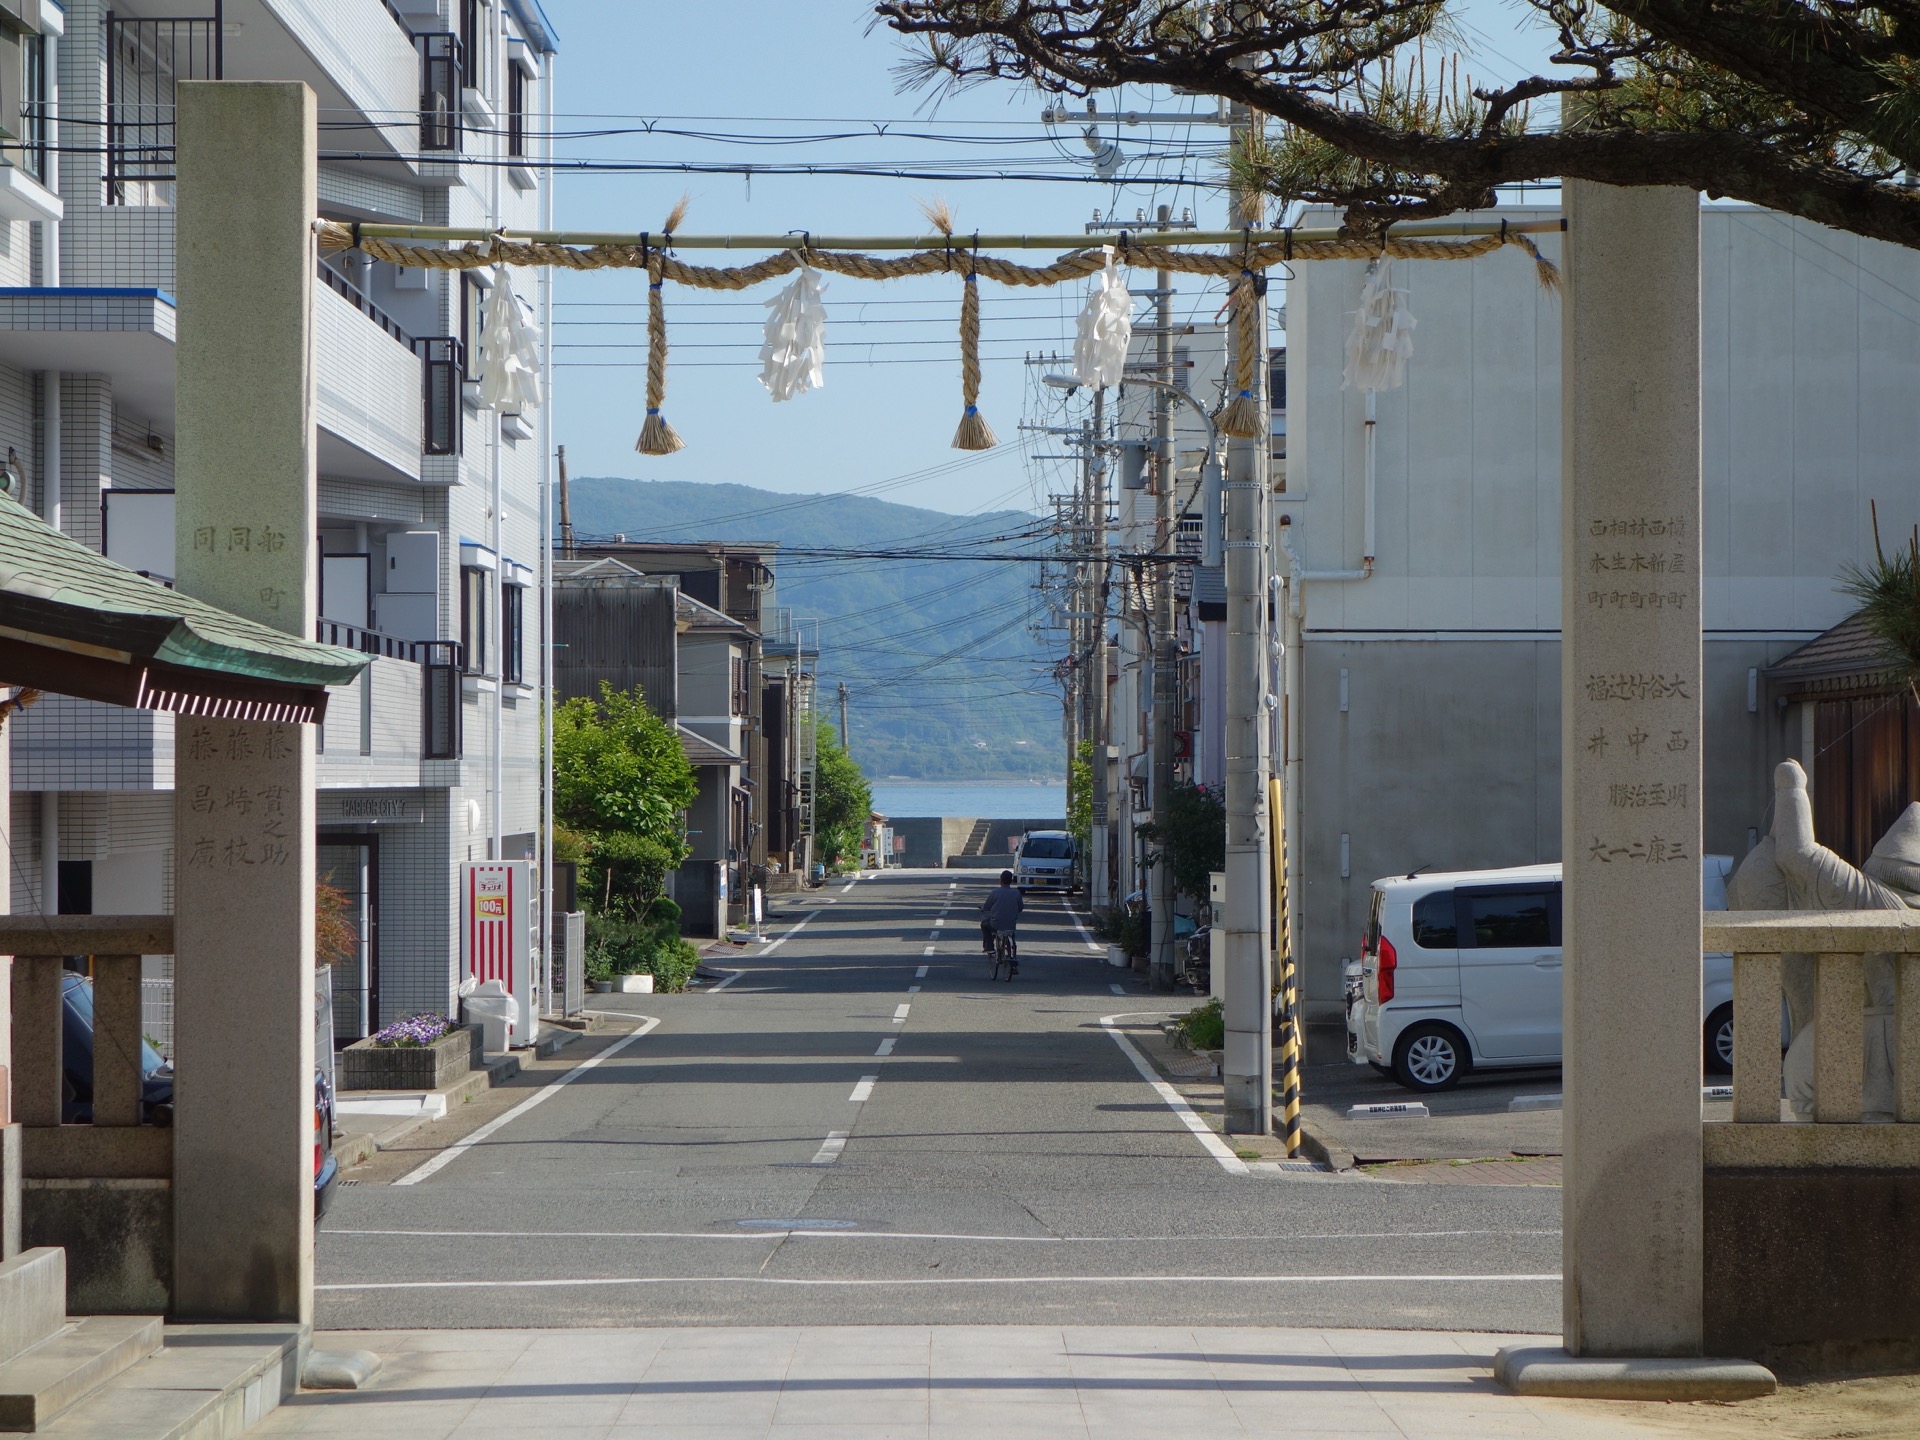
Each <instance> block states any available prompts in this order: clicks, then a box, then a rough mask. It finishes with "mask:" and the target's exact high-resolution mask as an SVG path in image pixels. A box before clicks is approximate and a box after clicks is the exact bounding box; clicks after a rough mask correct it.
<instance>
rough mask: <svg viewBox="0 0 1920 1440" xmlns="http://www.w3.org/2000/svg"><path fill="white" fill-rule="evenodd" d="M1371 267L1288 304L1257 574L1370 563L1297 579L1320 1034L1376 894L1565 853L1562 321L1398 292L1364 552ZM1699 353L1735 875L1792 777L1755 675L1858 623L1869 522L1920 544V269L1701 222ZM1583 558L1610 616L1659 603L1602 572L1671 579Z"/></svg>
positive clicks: (1721, 218)
mask: <svg viewBox="0 0 1920 1440" xmlns="http://www.w3.org/2000/svg"><path fill="white" fill-rule="evenodd" d="M1557 213H1558V212H1557V211H1556V210H1551V209H1524V208H1514V209H1507V210H1502V211H1500V212H1499V216H1504V217H1508V218H1513V219H1520V218H1533V217H1536V216H1553V215H1556V214H1557ZM1496 218H1498V217H1496ZM1304 223H1307V224H1314V223H1322V224H1324V223H1328V217H1326V216H1324V215H1321V216H1309V217H1308V218H1307V220H1306V221H1305V222H1304ZM1544 238H1545V239H1546V240H1547V241H1548V243H1545V244H1543V246H1542V248H1543V250H1545V251H1546V252H1547V253H1548V254H1549V255H1555V254H1557V253H1558V250H1559V246H1558V243H1557V242H1558V237H1557V236H1551V237H1544ZM1364 269H1365V267H1364V265H1363V264H1361V263H1359V262H1344V261H1343V262H1325V261H1323V262H1316V263H1313V264H1310V265H1302V266H1300V267H1298V273H1297V275H1296V277H1295V278H1294V280H1293V281H1292V283H1291V285H1290V286H1289V293H1288V296H1287V316H1288V326H1287V341H1288V361H1289V370H1290V374H1291V381H1292V383H1291V386H1290V390H1291V394H1290V397H1289V398H1290V401H1291V403H1290V407H1289V411H1288V420H1289V428H1290V431H1291V434H1290V435H1289V437H1288V444H1289V448H1290V454H1289V456H1288V459H1287V462H1286V466H1285V470H1284V478H1283V479H1282V481H1281V484H1282V485H1283V486H1284V488H1281V489H1277V490H1276V492H1275V493H1274V494H1273V495H1272V497H1271V502H1270V512H1271V518H1272V520H1273V521H1274V524H1275V528H1276V535H1275V540H1276V543H1275V545H1274V547H1273V549H1272V551H1271V553H1272V556H1273V559H1274V561H1275V563H1276V564H1279V565H1285V563H1286V557H1285V555H1284V552H1283V550H1282V549H1281V547H1280V545H1279V544H1278V543H1277V542H1278V539H1279V535H1278V533H1277V532H1278V529H1279V526H1280V525H1281V523H1282V522H1283V521H1285V522H1290V523H1289V524H1287V525H1286V530H1287V532H1288V533H1289V534H1290V537H1291V541H1292V544H1293V547H1294V549H1295V550H1296V551H1297V552H1298V553H1299V555H1300V559H1301V563H1302V565H1303V566H1304V568H1305V570H1306V571H1307V572H1308V573H1309V577H1311V575H1312V574H1313V573H1314V572H1347V573H1349V574H1350V573H1352V572H1355V571H1358V570H1361V569H1363V568H1364V567H1363V564H1362V561H1363V558H1364V557H1363V548H1364V537H1365V536H1366V535H1367V534H1368V533H1369V532H1371V533H1372V534H1373V536H1374V545H1373V549H1374V552H1375V553H1374V557H1373V564H1372V573H1371V576H1370V577H1369V578H1366V579H1326V580H1316V579H1313V578H1308V579H1307V580H1306V582H1305V585H1304V590H1303V594H1304V601H1305V612H1304V632H1303V635H1302V640H1301V649H1302V652H1303V654H1302V657H1301V659H1302V666H1301V669H1302V683H1301V685H1300V687H1299V689H1300V693H1298V694H1296V695H1290V696H1288V697H1287V703H1288V705H1290V706H1296V707H1299V711H1300V719H1301V721H1302V736H1301V740H1302V753H1301V754H1300V755H1299V756H1298V757H1296V758H1297V759H1298V760H1299V761H1300V762H1301V764H1300V767H1299V769H1298V770H1297V771H1296V772H1295V773H1297V774H1298V775H1299V776H1300V777H1301V778H1300V781H1299V784H1300V788H1301V794H1300V808H1301V815H1302V822H1301V828H1302V830H1303V832H1304V833H1303V834H1302V835H1298V836H1296V837H1294V843H1295V844H1297V845H1304V847H1305V849H1304V855H1303V857H1302V863H1303V865H1304V871H1305V873H1304V885H1303V887H1302V889H1301V891H1300V892H1299V893H1298V894H1296V896H1295V897H1294V899H1295V903H1297V904H1298V905H1299V906H1300V907H1301V912H1300V918H1301V924H1302V926H1303V929H1302V931H1301V935H1302V940H1303V949H1304V959H1305V963H1306V994H1307V997H1308V1001H1309V1006H1310V1009H1311V1010H1312V1011H1314V1012H1318V1013H1327V1012H1328V1011H1329V1010H1330V1009H1333V1010H1337V1008H1338V1005H1339V998H1340V962H1341V960H1342V958H1343V957H1347V956H1352V955H1353V954H1354V953H1355V946H1356V942H1357V939H1358V937H1359V934H1360V931H1361V929H1362V927H1363V925H1364V924H1365V921H1366V914H1367V904H1368V891H1369V887H1370V884H1371V882H1372V881H1373V880H1374V879H1376V878H1378V877H1380V876H1383V875H1392V874H1405V873H1407V872H1409V871H1412V870H1414V869H1416V868H1420V867H1427V868H1434V869H1441V870H1448V869H1457V868H1467V867H1478V866H1504V865H1518V864H1527V863H1532V862H1535V861H1551V860H1556V859H1558V858H1559V855H1560V844H1561V836H1560V746H1561V735H1560V674H1559V628H1560V557H1561V537H1560V308H1559V303H1558V301H1557V300H1556V298H1555V297H1554V296H1553V295H1552V294H1550V293H1548V292H1546V291H1544V290H1543V289H1542V288H1541V287H1540V285H1539V283H1538V282H1537V280H1536V279H1535V276H1534V267H1533V265H1532V263H1531V262H1530V261H1529V260H1528V259H1527V258H1526V257H1525V256H1524V255H1522V254H1521V253H1520V252H1519V251H1517V250H1512V249H1507V250H1502V251H1501V252H1499V253H1498V254H1495V255H1492V256H1489V257H1487V258H1484V259H1480V260H1475V261H1456V262H1420V263H1404V262H1402V263H1397V264H1396V265H1395V274H1396V280H1395V283H1396V284H1398V285H1400V286H1403V287H1405V288H1406V289H1407V291H1408V292H1409V297H1408V298H1409V303H1410V305H1411V308H1412V312H1413V315H1414V317H1415V320H1416V321H1417V329H1416V331H1415V333H1414V342H1415V352H1414V357H1413V360H1412V363H1411V364H1410V365H1409V367H1408V370H1407V380H1406V385H1405V387H1404V388H1402V389H1398V390H1393V391H1388V392H1382V393H1381V394H1380V395H1379V396H1378V434H1377V440H1376V444H1377V454H1376V477H1375V481H1374V486H1373V495H1372V502H1371V503H1372V509H1373V514H1372V519H1371V526H1369V517H1368V513H1367V512H1368V504H1369V497H1368V485H1367V477H1366V465H1365V443H1364V432H1365V397H1364V395H1363V394H1361V393H1358V392H1355V391H1352V390H1346V389H1343V388H1342V386H1341V381H1342V363H1343V349H1344V345H1345V341H1346V336H1347V332H1348V329H1349V327H1350V324H1351V319H1352V312H1353V310H1354V308H1355V306H1356V304H1357V301H1358V298H1359V294H1360V288H1361V284H1362V279H1363V272H1364ZM1701 326H1702V392H1703V393H1702V399H1703V409H1702V458H1703V467H1702V476H1703V520H1702V527H1701V528H1702V533H1701V536H1700V537H1699V538H1700V543H1701V548H1702V552H1703V557H1704V558H1703V570H1704V574H1703V576H1702V585H1703V589H1704V596H1703V601H1702V609H1703V613H1702V615H1701V617H1700V618H1701V623H1702V626H1703V630H1704V652H1705V675H1706V681H1705V684H1706V690H1705V694H1704V695H1703V697H1702V700H1703V703H1704V708H1705V747H1706V748H1705V753H1704V755H1703V756H1702V761H1703V766H1704V792H1705V793H1704V794H1702V795H1699V796H1696V797H1692V802H1693V803H1694V804H1697V805H1698V806H1699V808H1700V810H1701V812H1702V818H1703V820H1704V824H1705V843H1706V848H1707V850H1708V852H1709V853H1720V854H1731V855H1733V856H1735V857H1740V856H1743V855H1744V854H1745V853H1746V851H1747V850H1748V848H1749V847H1750V846H1751V844H1752V843H1753V839H1754V836H1755V834H1756V832H1760V833H1764V831H1765V829H1766V826H1767V824H1768V822H1769V820H1770V818H1771V817H1770V815H1769V813H1768V811H1767V808H1766V807H1767V805H1768V803H1769V801H1770V798H1771V794H1772V791H1771V785H1770V772H1771V767H1772V765H1773V764H1774V763H1775V762H1776V761H1778V760H1779V759H1781V758H1784V757H1785V756H1788V755H1795V756H1802V757H1803V758H1805V759H1809V760H1810V759H1811V757H1810V756H1809V755H1805V754H1804V751H1803V737H1802V736H1801V734H1800V728H1801V726H1800V716H1799V715H1798V714H1790V713H1789V711H1788V708H1787V706H1786V704H1785V698H1784V697H1781V698H1780V700H1779V702H1778V703H1776V700H1775V698H1774V697H1773V695H1772V694H1771V693H1770V691H1769V688H1768V685H1767V680H1766V670H1767V667H1768V666H1770V665H1771V664H1773V663H1774V662H1776V661H1778V660H1779V659H1780V658H1782V657H1783V656H1785V655H1786V654H1787V653H1788V652H1789V651H1791V650H1793V649H1794V648H1795V647H1797V646H1798V645H1800V644H1802V643H1804V642H1805V641H1807V640H1808V639H1810V638H1812V637H1814V636H1816V635H1818V634H1819V633H1820V632H1822V631H1824V630H1826V629H1827V628H1828V627H1829V626H1831V625H1833V624H1835V623H1836V622H1837V621H1839V620H1841V619H1842V618H1843V617H1845V616H1846V615H1847V614H1848V613H1849V611H1850V610H1851V609H1852V608H1853V607H1852V605H1851V604H1850V603H1849V602H1848V600H1847V599H1846V597H1845V596H1843V595H1842V594H1840V593H1839V591H1838V590H1837V588H1836V584H1835V580H1836V577H1837V576H1838V575H1839V574H1840V572H1841V570H1842V568H1843V567H1844V566H1845V565H1847V564H1849V563H1857V562H1860V561H1862V560H1865V559H1868V558H1870V557H1871V555H1872V544H1873V541H1872V533H1871V529H1870V522H1869V515H1868V502H1869V501H1875V502H1877V504H1878V507H1879V515H1880V523H1881V526H1882V527H1883V532H1884V533H1885V534H1886V536H1887V538H1888V540H1889V542H1890V543H1901V541H1902V538H1903V537H1904V536H1906V535H1907V533H1908V531H1909V528H1910V527H1911V525H1912V524H1913V522H1914V521H1915V519H1916V518H1920V468H1916V466H1915V465H1914V461H1913V457H1914V455H1915V454H1916V453H1917V452H1920V406H1916V405H1915V403H1914V397H1915V395H1917V394H1920V254H1915V253H1914V252H1913V251H1911V250H1906V249H1900V248H1896V247H1894V246H1891V245H1885V244H1880V243H1877V242H1874V241H1870V240H1862V239H1858V238H1856V237H1854V236H1851V235H1845V234H1840V233H1838V232H1835V231H1832V230H1827V229H1824V228H1822V227H1820V226H1817V225H1813V224H1809V223H1807V222H1804V221H1800V220H1796V219H1791V218H1787V217H1783V216H1780V215H1776V214H1772V213H1769V212H1766V211H1761V210H1755V209H1752V208H1749V207H1745V206H1734V205H1718V204H1715V205H1708V206H1704V207H1703V208H1702V210H1701ZM1622 423H1629V422H1628V419H1627V417H1622ZM1582 555H1583V557H1585V558H1584V559H1583V564H1584V565H1586V566H1587V567H1588V568H1589V570H1590V572H1591V574H1590V579H1591V585H1592V588H1593V590H1594V591H1595V593H1599V594H1602V595H1603V600H1604V597H1605V596H1607V595H1611V594H1612V593H1613V592H1615V591H1622V592H1623V593H1624V592H1627V591H1635V590H1642V591H1644V590H1648V589H1653V590H1657V588H1658V587H1657V585H1654V586H1651V587H1650V586H1648V585H1646V584H1641V583H1638V582H1635V583H1627V584H1623V582H1622V581H1621V579H1620V578H1619V576H1618V574H1617V572H1618V571H1619V570H1621V569H1623V568H1624V569H1629V570H1633V569H1646V570H1647V571H1648V572H1649V573H1654V572H1655V571H1656V570H1657V568H1658V567H1659V566H1660V565H1665V564H1671V563H1672V560H1671V557H1670V556H1669V555H1667V554H1666V553H1665V552H1663V551H1662V549H1661V547H1660V546H1659V544H1658V542H1657V540H1648V541H1647V542H1646V543H1638V542H1616V541H1615V540H1614V539H1613V538H1611V537H1602V538H1597V539H1596V540H1595V542H1594V543H1593V544H1592V545H1591V546H1583V547H1582ZM1604 603H1613V602H1611V601H1604ZM1648 743H1652V742H1651V740H1649V741H1648ZM1662 743H1664V737H1663V738H1662ZM1809 768H1810V769H1811V768H1812V767H1811V765H1809Z"/></svg>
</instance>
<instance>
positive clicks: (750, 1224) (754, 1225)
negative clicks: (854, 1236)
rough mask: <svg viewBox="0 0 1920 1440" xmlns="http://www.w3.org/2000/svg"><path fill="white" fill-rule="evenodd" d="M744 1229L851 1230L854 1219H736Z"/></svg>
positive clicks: (736, 1223)
mask: <svg viewBox="0 0 1920 1440" xmlns="http://www.w3.org/2000/svg"><path fill="white" fill-rule="evenodd" d="M733 1223H734V1224H735V1225H738V1226H739V1227H740V1228H741V1229H742V1230H851V1229H853V1228H854V1226H855V1223H856V1222H854V1221H852V1220H805V1219H802V1220H736V1221H734V1222H733Z"/></svg>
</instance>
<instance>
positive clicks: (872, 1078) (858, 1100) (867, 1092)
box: [847, 1075, 880, 1105]
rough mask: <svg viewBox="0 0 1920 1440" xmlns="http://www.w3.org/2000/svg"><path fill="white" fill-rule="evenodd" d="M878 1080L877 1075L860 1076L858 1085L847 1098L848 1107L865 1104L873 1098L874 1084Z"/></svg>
mask: <svg viewBox="0 0 1920 1440" xmlns="http://www.w3.org/2000/svg"><path fill="white" fill-rule="evenodd" d="M879 1078H880V1077H879V1076H878V1075H862V1076H861V1077H860V1083H859V1084H858V1085H856V1086H854V1087H853V1093H852V1094H851V1095H849V1096H847V1103H848V1104H849V1105H864V1104H866V1103H867V1101H869V1100H870V1099H872V1098H873V1087H874V1083H875V1082H876V1081H878V1080H879Z"/></svg>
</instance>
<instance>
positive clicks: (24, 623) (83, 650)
mask: <svg viewBox="0 0 1920 1440" xmlns="http://www.w3.org/2000/svg"><path fill="white" fill-rule="evenodd" d="M0 631H3V632H4V633H5V636H6V638H8V639H12V640H15V641H21V642H26V643H29V644H36V645H41V646H51V647H53V648H55V649H59V650H70V651H73V652H74V653H77V654H91V655H92V656H93V658H96V659H101V660H109V661H110V660H113V659H116V658H118V659H122V660H124V661H127V662H131V661H136V660H137V661H150V662H154V663H157V664H160V665H164V666H167V667H177V668H172V669H171V673H172V674H173V676H174V678H175V679H176V680H179V679H191V678H192V675H193V674H195V673H198V674H200V675H203V676H205V677H207V678H209V679H211V678H213V677H227V678H230V679H234V680H242V681H251V682H256V683H260V682H264V683H266V684H272V685H292V686H299V687H302V688H305V689H311V688H313V687H318V686H327V685H345V684H348V683H350V682H351V681H352V680H353V679H354V677H355V676H357V675H358V674H359V673H360V672H361V671H362V670H364V669H365V668H366V666H367V664H368V658H367V657H366V656H365V655H362V654H360V653H359V652H358V651H355V650H347V649H344V648H342V647H341V646H338V645H321V644H317V643H315V642H314V641H311V640H303V639H300V638H298V637H297V636H293V635H289V634H286V633H285V632H284V631H280V630H275V629H274V628H273V627H272V626H270V625H263V624H261V623H260V622H258V621H255V620H248V619H246V618H244V617H242V616H239V615H234V614H230V613H229V612H227V611H225V610H222V609H220V608H218V607H217V606H214V605H209V604H208V603H207V602H205V601H204V600H196V599H194V598H193V597H192V596H191V595H182V594H181V593H180V592H179V591H177V590H169V589H168V588H167V587H166V586H164V585H162V584H160V583H159V582H158V581H156V580H149V579H148V578H147V577H146V576H144V575H140V574H137V573H136V572H134V571H132V570H129V569H127V567H126V566H124V565H119V564H116V563H115V562H114V561H112V560H109V559H107V558H106V557H105V556H104V555H100V554H98V553H97V552H95V551H93V550H91V549H89V548H88V547H87V546H85V545H83V544H81V543H80V542H79V541H77V540H74V539H73V538H71V537H70V536H67V535H63V534H61V533H60V532H59V531H58V530H55V529H53V528H52V527H51V526H49V525H48V524H47V523H46V522H45V521H43V520H41V519H40V517H39V516H37V515H35V514H34V513H33V512H32V511H31V510H29V509H27V508H26V506H24V505H22V504H21V503H20V502H19V501H17V500H15V499H13V498H11V497H9V496H5V495H0ZM100 652H118V654H117V655H115V654H107V653H100ZM183 672H184V673H183ZM4 678H5V679H6V680H7V681H8V682H10V683H15V684H29V685H31V684H34V683H35V681H34V679H33V677H31V676H27V675H16V674H9V675H7V676H5V677H4ZM46 688H49V689H59V688H60V687H59V686H58V685H57V684H55V685H49V686H47V687H46ZM168 708H173V707H171V706H169V707H168Z"/></svg>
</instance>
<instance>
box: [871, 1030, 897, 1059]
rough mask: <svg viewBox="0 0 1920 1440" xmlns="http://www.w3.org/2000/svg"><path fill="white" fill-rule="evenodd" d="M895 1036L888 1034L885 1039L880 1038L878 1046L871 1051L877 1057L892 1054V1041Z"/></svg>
mask: <svg viewBox="0 0 1920 1440" xmlns="http://www.w3.org/2000/svg"><path fill="white" fill-rule="evenodd" d="M896 1038H897V1037H895V1036H892V1035H889V1036H888V1037H887V1038H886V1039H884V1040H882V1041H881V1042H880V1048H879V1049H878V1050H876V1051H874V1052H873V1053H874V1055H875V1056H876V1057H877V1056H881V1055H891V1054H893V1042H894V1040H895V1039H896Z"/></svg>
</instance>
